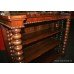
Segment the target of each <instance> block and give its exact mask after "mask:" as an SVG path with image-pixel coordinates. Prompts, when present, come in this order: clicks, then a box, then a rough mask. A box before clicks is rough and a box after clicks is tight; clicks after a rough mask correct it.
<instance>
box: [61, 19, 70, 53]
mask: <svg viewBox="0 0 74 74" xmlns="http://www.w3.org/2000/svg"><path fill="white" fill-rule="evenodd" d="M69 28H70V19H67V24H66V31H65V37H64V43H63V50H62V53H64V52H65V48H66V45H67V40H68V33H69Z"/></svg>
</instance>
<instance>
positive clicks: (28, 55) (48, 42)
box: [24, 39, 60, 62]
mask: <svg viewBox="0 0 74 74" xmlns="http://www.w3.org/2000/svg"><path fill="white" fill-rule="evenodd" d="M59 44H60V42H59V41H56V40H53V39H45V40H43V41H41V42H38V43H37V44H34V45H32V46H28V47H26V48H25V49H24V56H25V59H24V60H25V62H30V61H32V60H34V59H36V58H37V57H39V56H41V55H42V54H44V53H45V52H47V51H49V50H51V49H53V48H54V47H56V46H57V45H59Z"/></svg>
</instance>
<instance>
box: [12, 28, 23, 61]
mask: <svg viewBox="0 0 74 74" xmlns="http://www.w3.org/2000/svg"><path fill="white" fill-rule="evenodd" d="M20 32H21V29H20V28H15V29H12V41H11V43H12V45H13V50H14V58H15V62H23V59H24V56H23V50H22V47H23V46H22V40H21V37H22V36H21V33H20Z"/></svg>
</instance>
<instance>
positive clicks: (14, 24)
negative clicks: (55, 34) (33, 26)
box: [0, 14, 70, 29]
mask: <svg viewBox="0 0 74 74" xmlns="http://www.w3.org/2000/svg"><path fill="white" fill-rule="evenodd" d="M69 18H70V15H37V16H35V15H32V16H29V15H25V14H24V15H8V16H2V15H0V24H1V25H4V26H6V27H8V28H11V29H13V28H21V27H24V24H30V23H37V22H43V21H53V20H62V19H69Z"/></svg>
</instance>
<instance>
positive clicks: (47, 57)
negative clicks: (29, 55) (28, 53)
mask: <svg viewBox="0 0 74 74" xmlns="http://www.w3.org/2000/svg"><path fill="white" fill-rule="evenodd" d="M50 52H51V51H48V52H46V53H45V54H43V55H41V56H40V57H38V58H37V59H35V60H33V61H31V63H33V62H34V63H52V62H54V61H55V60H56V59H58V58H60V57H61V56H63V53H61V52H59V53H57V52H53V53H52V54H51V53H50Z"/></svg>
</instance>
